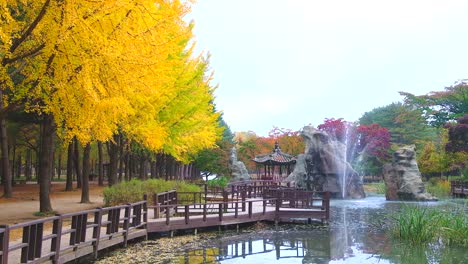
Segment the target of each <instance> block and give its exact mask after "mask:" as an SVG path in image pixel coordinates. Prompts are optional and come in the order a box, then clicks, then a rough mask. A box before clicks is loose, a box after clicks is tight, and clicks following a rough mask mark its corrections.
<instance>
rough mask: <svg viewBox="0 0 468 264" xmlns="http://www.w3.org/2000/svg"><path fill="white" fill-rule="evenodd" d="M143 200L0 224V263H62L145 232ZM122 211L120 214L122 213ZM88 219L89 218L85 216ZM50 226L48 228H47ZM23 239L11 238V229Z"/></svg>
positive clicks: (94, 252) (144, 206) (145, 234)
mask: <svg viewBox="0 0 468 264" xmlns="http://www.w3.org/2000/svg"><path fill="white" fill-rule="evenodd" d="M146 206H147V204H146V200H144V201H140V202H137V203H132V204H127V205H121V206H113V207H106V208H98V209H93V210H86V211H81V212H77V213H69V214H58V215H56V216H52V217H48V218H44V219H40V220H34V221H29V222H25V223H19V224H14V225H2V226H0V264H7V263H42V262H46V261H51V262H52V263H63V262H67V261H71V260H74V259H77V258H79V257H82V256H85V255H88V254H93V255H94V256H95V257H97V254H98V251H99V250H101V249H104V248H107V247H110V246H113V245H116V244H120V243H122V244H123V245H126V244H127V241H128V240H129V239H134V238H137V237H146V236H147V229H146V225H147V207H146ZM122 213H123V215H122ZM88 219H89V220H88ZM50 227H51V228H50ZM15 230H20V231H19V232H22V239H21V240H18V241H12V239H11V238H10V234H11V233H12V231H15Z"/></svg>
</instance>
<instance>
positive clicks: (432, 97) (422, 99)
mask: <svg viewBox="0 0 468 264" xmlns="http://www.w3.org/2000/svg"><path fill="white" fill-rule="evenodd" d="M400 94H401V95H403V96H404V97H405V99H404V101H405V103H406V104H408V105H412V106H414V107H417V108H419V109H422V111H423V114H424V117H425V118H426V120H427V121H428V122H429V123H430V124H431V125H432V126H435V127H442V126H443V125H445V124H446V123H447V122H448V121H455V120H456V119H457V118H460V117H462V116H463V115H465V114H467V113H468V82H467V80H460V81H457V82H455V84H454V85H452V86H449V87H445V90H444V91H433V92H430V93H428V94H426V95H420V96H416V95H413V94H411V93H406V92H400Z"/></svg>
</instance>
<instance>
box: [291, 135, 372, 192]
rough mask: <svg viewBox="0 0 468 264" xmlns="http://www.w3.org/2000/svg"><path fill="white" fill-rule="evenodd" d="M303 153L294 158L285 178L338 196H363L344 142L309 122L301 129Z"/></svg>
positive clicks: (359, 178)
mask: <svg viewBox="0 0 468 264" xmlns="http://www.w3.org/2000/svg"><path fill="white" fill-rule="evenodd" d="M302 137H303V138H304V140H305V143H306V148H305V154H303V155H302V154H301V155H299V156H298V158H297V163H296V167H295V168H294V171H293V172H292V173H291V174H290V175H289V176H288V178H287V179H286V180H285V181H289V182H294V183H295V184H296V186H298V187H301V188H305V189H308V190H317V191H328V192H331V193H332V195H333V196H335V197H340V198H363V197H365V196H366V194H365V192H364V189H363V187H362V180H361V177H360V176H359V175H358V174H357V172H356V171H355V170H354V169H353V168H352V167H351V164H349V163H348V162H347V161H346V159H345V157H346V156H345V155H346V153H345V152H346V146H345V145H344V144H343V143H341V142H339V141H337V140H333V139H332V138H331V137H330V136H329V135H328V134H327V133H326V132H323V131H319V130H317V129H315V128H313V127H311V126H306V127H304V128H303V130H302Z"/></svg>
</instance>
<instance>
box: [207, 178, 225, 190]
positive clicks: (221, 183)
mask: <svg viewBox="0 0 468 264" xmlns="http://www.w3.org/2000/svg"><path fill="white" fill-rule="evenodd" d="M228 183H229V178H228V177H226V176H221V177H218V178H216V179H213V180H209V181H207V182H206V184H207V185H208V186H210V187H219V188H225V187H226V186H227V185H228Z"/></svg>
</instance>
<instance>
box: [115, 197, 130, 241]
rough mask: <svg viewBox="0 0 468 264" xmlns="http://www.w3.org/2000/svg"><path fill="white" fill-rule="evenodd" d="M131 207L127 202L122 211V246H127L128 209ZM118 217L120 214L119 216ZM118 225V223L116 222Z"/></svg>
mask: <svg viewBox="0 0 468 264" xmlns="http://www.w3.org/2000/svg"><path fill="white" fill-rule="evenodd" d="M131 209H132V205H131V204H127V206H126V207H125V212H124V222H123V230H124V233H123V235H124V242H123V243H124V247H127V241H128V231H129V229H130V211H131ZM119 218H120V216H119ZM117 225H118V223H117Z"/></svg>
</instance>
